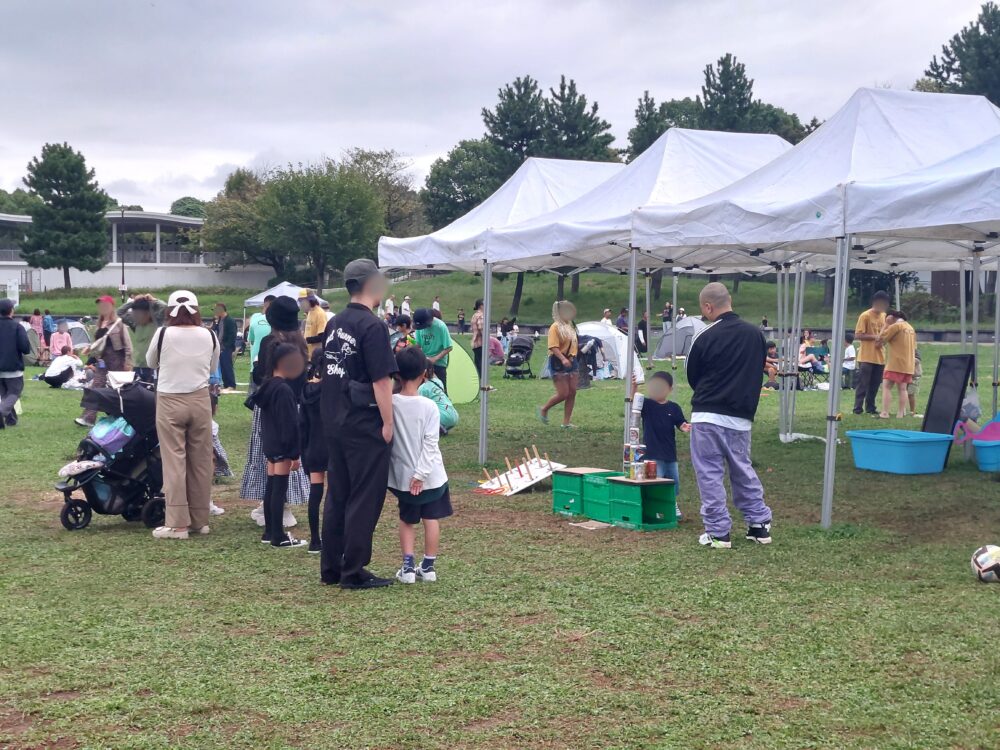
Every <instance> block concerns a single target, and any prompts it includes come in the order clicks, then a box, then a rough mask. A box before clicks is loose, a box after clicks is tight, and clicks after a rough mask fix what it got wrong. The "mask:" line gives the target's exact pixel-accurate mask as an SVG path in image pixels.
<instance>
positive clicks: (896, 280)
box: [892, 273, 903, 310]
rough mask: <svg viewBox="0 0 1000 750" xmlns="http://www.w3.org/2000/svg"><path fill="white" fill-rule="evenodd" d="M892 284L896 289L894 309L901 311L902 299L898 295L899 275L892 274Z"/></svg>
mask: <svg viewBox="0 0 1000 750" xmlns="http://www.w3.org/2000/svg"><path fill="white" fill-rule="evenodd" d="M892 282H893V286H895V288H896V309H897V310H902V309H903V303H902V301H901V300H902V297H901V296H900V294H899V274H898V273H893V275H892Z"/></svg>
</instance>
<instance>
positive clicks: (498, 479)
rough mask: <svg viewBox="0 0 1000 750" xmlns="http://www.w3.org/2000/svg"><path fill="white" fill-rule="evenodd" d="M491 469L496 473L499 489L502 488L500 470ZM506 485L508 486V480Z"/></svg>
mask: <svg viewBox="0 0 1000 750" xmlns="http://www.w3.org/2000/svg"><path fill="white" fill-rule="evenodd" d="M493 471H494V473H495V474H496V475H497V484H498V485H499V486H500V489H503V480H502V479H501V478H500V472H499V471H497V470H496V469H494V470H493ZM507 486H510V482H509V481H508V482H507Z"/></svg>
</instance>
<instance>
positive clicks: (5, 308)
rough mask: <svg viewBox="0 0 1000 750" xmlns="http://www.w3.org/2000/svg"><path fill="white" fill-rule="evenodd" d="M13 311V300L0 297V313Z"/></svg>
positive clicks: (4, 313)
mask: <svg viewBox="0 0 1000 750" xmlns="http://www.w3.org/2000/svg"><path fill="white" fill-rule="evenodd" d="M12 312H14V300H10V299H7V298H6V297H4V298H3V299H0V315H10V314H11V313H12Z"/></svg>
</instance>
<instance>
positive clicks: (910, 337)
mask: <svg viewBox="0 0 1000 750" xmlns="http://www.w3.org/2000/svg"><path fill="white" fill-rule="evenodd" d="M878 340H879V342H881V343H882V345H883V347H884V346H886V345H887V346H888V347H889V352H888V354H887V355H886V362H885V373H884V374H883V376H882V413H881V414H879V417H880V418H881V419H888V418H889V406H890V404H891V403H892V387H893V386H894V385H895V386H896V391H897V398H898V403H899V408H898V409H897V410H896V417H897V418H900V419H902V418H903V417H905V416H906V409H907V407H908V406H909V403H910V400H909V397H908V396H907V393H906V386H907V385H909V384H910V383H912V382H913V370H914V367H915V365H916V351H917V333H916V331H914V330H913V326H911V325H910V324H909V323H907V322H906V315H905V314H904V313H903V312H902V311H900V310H889V312H887V313H886V314H885V328H883V329H882V332H881V333H880V334H879V338H878Z"/></svg>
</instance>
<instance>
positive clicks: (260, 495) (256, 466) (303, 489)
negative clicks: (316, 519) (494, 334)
mask: <svg viewBox="0 0 1000 750" xmlns="http://www.w3.org/2000/svg"><path fill="white" fill-rule="evenodd" d="M266 483H267V459H266V458H264V447H263V444H262V443H261V439H260V409H254V410H253V419H252V420H251V422H250V444H249V445H248V446H247V465H246V468H245V469H244V470H243V480H242V481H241V482H240V497H241V498H243V499H244V500H254V501H256V502H258V503H259V502H260V501H261V500H263V499H264V485H265V484H266ZM308 502H309V475H308V474H306V473H305V472H304V471H302V469H296V470H295V471H293V472H292V473H291V474H289V476H288V504H289V505H305V504H306V503H308Z"/></svg>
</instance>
